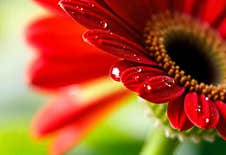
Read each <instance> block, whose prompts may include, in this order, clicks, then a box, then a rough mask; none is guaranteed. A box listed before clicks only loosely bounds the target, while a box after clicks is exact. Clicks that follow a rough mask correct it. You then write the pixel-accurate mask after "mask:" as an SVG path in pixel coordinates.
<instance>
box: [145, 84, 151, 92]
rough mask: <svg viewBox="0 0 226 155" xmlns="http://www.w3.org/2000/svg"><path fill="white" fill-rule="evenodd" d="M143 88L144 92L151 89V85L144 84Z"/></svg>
mask: <svg viewBox="0 0 226 155" xmlns="http://www.w3.org/2000/svg"><path fill="white" fill-rule="evenodd" d="M144 88H145V92H146V93H148V92H150V91H151V86H150V85H149V84H144Z"/></svg>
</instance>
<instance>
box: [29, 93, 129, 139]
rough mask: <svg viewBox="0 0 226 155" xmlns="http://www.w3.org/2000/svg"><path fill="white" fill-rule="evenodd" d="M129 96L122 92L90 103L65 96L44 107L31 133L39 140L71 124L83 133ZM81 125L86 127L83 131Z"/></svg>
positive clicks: (34, 122)
mask: <svg viewBox="0 0 226 155" xmlns="http://www.w3.org/2000/svg"><path fill="white" fill-rule="evenodd" d="M127 95H128V92H126V91H122V90H121V91H118V92H114V93H111V94H109V95H107V96H103V97H102V98H99V99H97V100H95V101H91V102H89V103H82V102H81V101H79V100H78V99H77V98H73V97H72V96H68V95H67V96H63V97H61V98H58V99H57V100H55V101H53V102H50V103H49V104H46V105H44V107H43V108H42V109H41V110H40V111H39V112H38V113H37V114H36V115H35V117H34V119H33V123H32V127H31V133H32V135H33V136H35V137H37V138H39V137H44V136H46V135H48V134H50V133H52V132H55V131H57V130H59V129H61V128H64V127H66V126H67V125H70V124H74V125H73V126H74V127H75V126H76V127H77V128H78V129H77V130H78V132H82V131H84V130H85V129H87V127H91V126H92V125H93V124H94V123H95V122H98V121H97V120H96V119H97V118H102V116H103V115H105V114H106V113H107V112H108V111H109V110H111V109H112V108H114V107H115V106H118V105H119V104H120V103H122V102H119V101H120V100H121V99H123V98H124V97H126V96H127ZM80 125H84V129H81V131H79V130H80ZM75 132H76V131H75ZM79 136H81V135H79ZM74 140H75V141H76V139H74Z"/></svg>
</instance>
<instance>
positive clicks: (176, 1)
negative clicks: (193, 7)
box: [171, 0, 184, 12]
mask: <svg viewBox="0 0 226 155" xmlns="http://www.w3.org/2000/svg"><path fill="white" fill-rule="evenodd" d="M171 3H172V4H171V5H172V10H173V11H175V12H182V11H183V9H184V0H172V1H171Z"/></svg>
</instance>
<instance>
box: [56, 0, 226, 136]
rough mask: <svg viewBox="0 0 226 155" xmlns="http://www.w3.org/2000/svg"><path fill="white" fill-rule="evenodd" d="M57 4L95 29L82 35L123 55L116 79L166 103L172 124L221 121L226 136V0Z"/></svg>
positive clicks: (211, 126) (204, 126)
mask: <svg viewBox="0 0 226 155" xmlns="http://www.w3.org/2000/svg"><path fill="white" fill-rule="evenodd" d="M59 4H60V6H61V7H62V8H63V9H64V10H65V11H66V12H67V13H68V14H69V15H70V16H71V17H72V18H73V19H75V20H76V21H78V22H79V23H81V24H82V25H84V26H86V27H87V28H88V29H90V30H89V31H88V32H86V33H85V34H84V35H83V38H84V41H86V42H88V43H89V44H92V45H94V46H95V47H98V48H100V49H102V50H104V51H106V52H108V53H110V54H112V55H114V56H118V57H120V58H122V59H124V60H122V61H120V62H118V63H116V64H115V65H114V66H113V67H112V69H111V70H112V75H111V76H112V78H113V79H114V80H116V81H120V82H122V83H123V84H124V85H125V86H126V87H127V88H128V89H130V90H132V91H134V92H137V94H138V95H139V96H140V97H142V98H143V99H145V100H147V101H150V102H153V103H156V104H162V103H168V106H166V105H164V107H165V108H163V110H162V111H163V112H162V113H163V114H164V113H165V112H166V111H167V115H168V119H169V122H170V124H171V126H172V127H173V128H176V129H178V130H179V131H185V130H189V129H190V130H189V131H188V132H190V131H191V130H192V131H193V132H192V133H194V134H196V135H198V136H199V137H202V135H205V134H206V133H210V134H209V135H213V133H214V132H213V131H215V129H216V130H217V131H218V133H219V134H220V135H221V136H222V137H223V138H224V139H226V132H225V131H226V130H225V127H224V125H225V121H226V119H225V118H226V113H225V108H226V85H225V80H226V70H225V68H226V63H225V62H226V61H225V60H226V51H225V49H226V44H225V41H224V38H225V37H226V28H225V27H226V18H225V11H226V10H225V7H226V1H225V0H221V1H215V0H203V1H194V0H180V1H179V0H164V1H158V0H153V1H146V0H142V1H135V0H134V1H131V0H130V1H129V0H123V1H114V0H105V1H98V0H61V1H60V3H59ZM150 104H151V103H150ZM153 111H154V112H155V110H153ZM191 128H192V129H191ZM200 129H201V132H200ZM195 130H197V132H195ZM207 135H208V134H207Z"/></svg>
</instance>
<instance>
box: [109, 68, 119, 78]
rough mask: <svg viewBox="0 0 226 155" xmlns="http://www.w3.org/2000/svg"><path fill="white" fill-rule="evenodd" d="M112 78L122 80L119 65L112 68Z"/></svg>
mask: <svg viewBox="0 0 226 155" xmlns="http://www.w3.org/2000/svg"><path fill="white" fill-rule="evenodd" d="M111 78H112V79H113V80H115V81H120V70H119V68H118V67H113V68H112V70H111Z"/></svg>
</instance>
